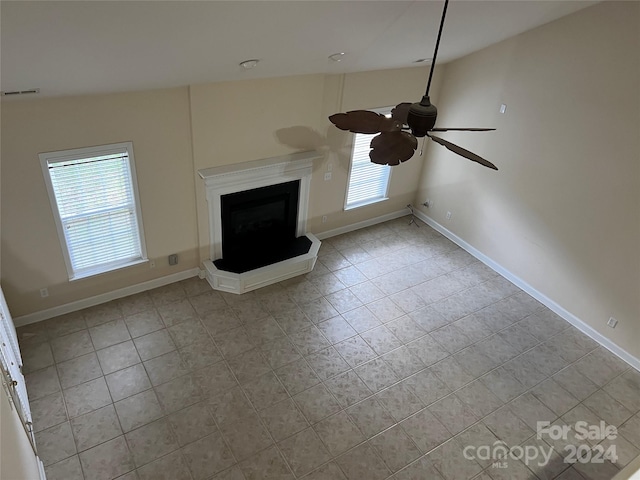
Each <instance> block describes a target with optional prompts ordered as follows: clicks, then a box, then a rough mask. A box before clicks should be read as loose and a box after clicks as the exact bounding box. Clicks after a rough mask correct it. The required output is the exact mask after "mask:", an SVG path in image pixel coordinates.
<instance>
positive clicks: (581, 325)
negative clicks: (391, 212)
mask: <svg viewBox="0 0 640 480" xmlns="http://www.w3.org/2000/svg"><path fill="white" fill-rule="evenodd" d="M414 215H415V216H416V217H418V218H419V219H420V220H422V221H423V222H425V223H426V224H427V225H429V226H430V227H431V228H433V229H434V230H436V231H438V232H439V233H441V234H442V235H444V236H445V237H447V238H448V239H449V240H451V241H452V242H453V243H455V244H457V245H458V246H459V247H461V248H463V249H464V250H466V251H467V252H469V253H470V254H471V255H473V256H474V257H476V258H477V259H478V260H480V261H481V262H482V263H484V264H485V265H487V266H488V267H489V268H491V269H492V270H494V271H495V272H497V273H498V274H500V275H502V276H503V277H504V278H506V279H507V280H509V281H510V282H511V283H513V284H514V285H516V286H517V287H519V288H520V289H521V290H523V291H525V292H526V293H528V294H529V295H531V296H532V297H533V298H535V299H536V300H538V301H539V302H540V303H542V304H543V305H545V306H546V307H547V308H549V309H550V310H552V311H553V312H555V313H556V314H558V315H560V316H561V317H562V318H563V319H565V320H566V321H567V322H569V323H570V324H571V325H573V326H574V327H576V328H577V329H578V330H580V331H581V332H582V333H584V334H585V335H587V336H588V337H591V338H592V339H593V340H595V341H596V342H598V343H599V344H600V345H602V346H603V347H604V348H606V349H607V350H609V351H610V352H611V353H613V354H614V355H616V356H618V357H619V358H620V359H622V360H624V361H625V362H627V363H628V364H629V365H631V366H632V367H634V368H635V369H636V370H640V359H638V358H636V357H634V356H633V355H631V354H630V353H629V352H627V351H626V350H624V349H623V348H622V347H620V346H619V345H617V344H616V343H614V342H613V341H611V340H610V339H609V338H607V337H605V336H604V335H603V334H601V333H600V332H598V331H597V330H595V329H594V328H593V327H591V326H589V325H587V324H586V323H585V322H584V321H583V320H580V319H579V318H578V317H576V316H575V315H574V314H573V313H571V312H569V311H568V310H566V309H565V308H564V307H562V306H561V305H559V304H558V303H556V302H555V301H554V300H552V299H550V298H549V297H547V296H546V295H545V294H543V293H541V292H539V291H538V290H536V289H535V288H533V287H532V286H531V285H529V284H528V283H527V282H525V281H524V280H522V279H521V278H520V277H518V276H516V275H514V274H513V273H511V272H510V271H509V270H507V269H506V268H504V267H503V266H502V265H500V264H499V263H497V262H496V261H495V260H493V259H491V258H489V257H488V256H486V255H485V254H484V253H482V252H481V251H480V250H478V249H476V248H474V247H473V246H471V245H470V244H469V243H467V242H466V241H464V240H463V239H462V238H460V237H459V236H457V235H456V234H455V233H453V232H452V231H450V230H448V229H446V228H445V227H443V226H442V225H440V224H439V223H438V222H436V221H435V220H433V219H432V218H431V217H429V216H427V215H426V214H424V213H423V212H421V211H420V210H415V211H414Z"/></svg>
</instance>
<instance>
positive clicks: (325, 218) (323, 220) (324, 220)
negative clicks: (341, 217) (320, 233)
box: [322, 215, 327, 223]
mask: <svg viewBox="0 0 640 480" xmlns="http://www.w3.org/2000/svg"><path fill="white" fill-rule="evenodd" d="M322 223H327V216H326V215H322Z"/></svg>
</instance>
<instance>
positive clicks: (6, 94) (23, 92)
mask: <svg viewBox="0 0 640 480" xmlns="http://www.w3.org/2000/svg"><path fill="white" fill-rule="evenodd" d="M33 93H40V89H39V88H32V89H30V90H13V91H11V92H0V95H2V96H3V97H13V96H16V95H30V94H33Z"/></svg>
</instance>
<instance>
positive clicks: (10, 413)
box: [0, 388, 40, 480]
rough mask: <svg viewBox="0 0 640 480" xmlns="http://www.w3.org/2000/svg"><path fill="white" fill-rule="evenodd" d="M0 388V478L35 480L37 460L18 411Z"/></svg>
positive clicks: (36, 476)
mask: <svg viewBox="0 0 640 480" xmlns="http://www.w3.org/2000/svg"><path fill="white" fill-rule="evenodd" d="M10 402H11V400H10V399H9V397H8V396H7V392H6V391H5V389H4V388H0V478H2V480H37V479H38V478H40V473H39V471H38V462H37V459H36V456H35V454H34V453H33V449H32V448H31V444H30V443H29V438H28V437H27V434H26V432H25V431H24V428H23V426H22V423H21V422H20V417H18V413H17V412H16V411H15V409H14V408H13V404H12V403H10Z"/></svg>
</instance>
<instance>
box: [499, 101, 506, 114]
mask: <svg viewBox="0 0 640 480" xmlns="http://www.w3.org/2000/svg"><path fill="white" fill-rule="evenodd" d="M506 112H507V105H506V104H505V103H502V104H500V113H506Z"/></svg>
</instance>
